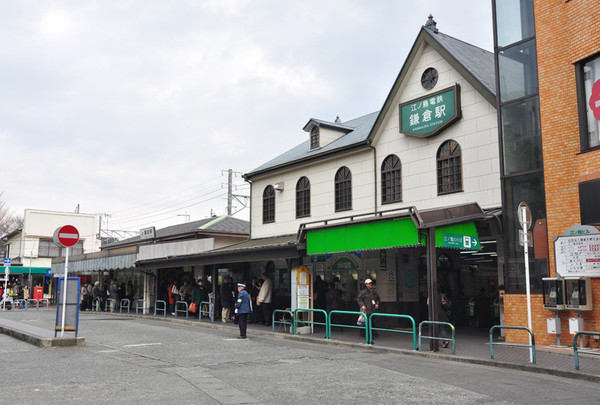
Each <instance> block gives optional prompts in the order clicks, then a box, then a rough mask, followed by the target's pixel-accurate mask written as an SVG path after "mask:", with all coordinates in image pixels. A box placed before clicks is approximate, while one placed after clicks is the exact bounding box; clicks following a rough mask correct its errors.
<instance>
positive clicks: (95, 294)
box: [92, 281, 102, 311]
mask: <svg viewBox="0 0 600 405" xmlns="http://www.w3.org/2000/svg"><path fill="white" fill-rule="evenodd" d="M92 299H93V300H94V302H97V307H96V311H100V309H101V306H102V288H101V287H100V281H96V282H95V283H94V287H93V288H92Z"/></svg>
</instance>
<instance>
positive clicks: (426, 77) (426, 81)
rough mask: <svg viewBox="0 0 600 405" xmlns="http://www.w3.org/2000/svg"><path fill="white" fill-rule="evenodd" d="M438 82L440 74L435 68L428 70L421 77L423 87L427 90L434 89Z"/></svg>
mask: <svg viewBox="0 0 600 405" xmlns="http://www.w3.org/2000/svg"><path fill="white" fill-rule="evenodd" d="M437 81H438V72H437V70H435V68H432V67H430V68H427V69H425V71H424V72H423V74H422V75H421V85H423V87H424V88H426V89H427V90H431V89H433V87H434V86H435V84H436V83H437Z"/></svg>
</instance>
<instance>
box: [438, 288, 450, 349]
mask: <svg viewBox="0 0 600 405" xmlns="http://www.w3.org/2000/svg"><path fill="white" fill-rule="evenodd" d="M438 292H439V293H440V299H439V301H438V302H439V307H438V320H439V321H440V322H449V318H448V312H449V311H450V309H451V308H452V306H451V305H452V304H451V303H450V300H449V299H448V295H447V294H446V290H445V289H444V288H443V287H440V286H438ZM439 330H440V336H441V337H442V338H447V337H448V330H447V327H446V326H440V328H439ZM448 344H449V341H448V340H444V343H443V344H442V347H443V348H447V347H448Z"/></svg>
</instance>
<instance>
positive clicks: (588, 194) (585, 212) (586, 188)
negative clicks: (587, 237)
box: [579, 179, 600, 226]
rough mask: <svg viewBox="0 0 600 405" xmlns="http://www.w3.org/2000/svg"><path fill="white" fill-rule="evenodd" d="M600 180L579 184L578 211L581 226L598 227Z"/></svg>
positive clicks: (599, 217)
mask: <svg viewBox="0 0 600 405" xmlns="http://www.w3.org/2000/svg"><path fill="white" fill-rule="evenodd" d="M598 201H600V179H598V180H590V181H586V182H583V183H579V211H580V213H581V224H582V225H596V226H597V225H600V211H599V210H598Z"/></svg>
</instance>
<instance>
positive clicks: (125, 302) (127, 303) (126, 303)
mask: <svg viewBox="0 0 600 405" xmlns="http://www.w3.org/2000/svg"><path fill="white" fill-rule="evenodd" d="M123 304H125V305H123ZM129 304H130V301H129V299H128V298H123V299H122V300H121V303H120V305H119V306H120V307H121V309H120V310H119V312H120V313H123V307H127V313H129Z"/></svg>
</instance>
